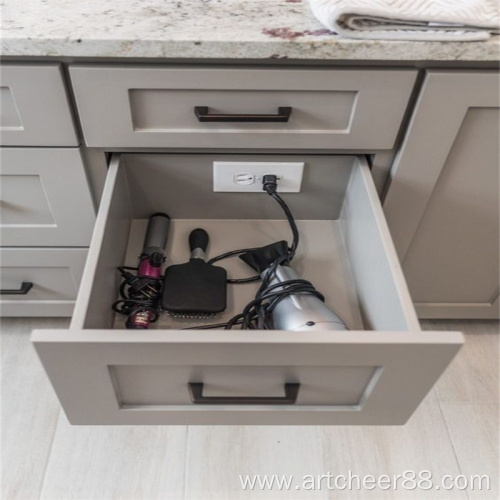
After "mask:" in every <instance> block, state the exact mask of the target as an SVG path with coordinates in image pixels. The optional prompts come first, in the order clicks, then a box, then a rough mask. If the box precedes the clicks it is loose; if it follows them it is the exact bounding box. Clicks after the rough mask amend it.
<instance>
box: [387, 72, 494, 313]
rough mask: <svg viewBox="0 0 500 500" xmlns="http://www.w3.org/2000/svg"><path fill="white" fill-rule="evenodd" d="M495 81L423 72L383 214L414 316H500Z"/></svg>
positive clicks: (487, 76)
mask: <svg viewBox="0 0 500 500" xmlns="http://www.w3.org/2000/svg"><path fill="white" fill-rule="evenodd" d="M499 82H500V76H499V75H498V73H497V72H488V71H467V72H464V71H429V72H428V73H427V75H426V77H425V82H424V86H423V90H422V93H421V95H420V98H419V100H418V103H417V106H416V109H415V113H414V116H413V118H412V120H411V123H410V127H409V129H408V132H407V134H406V137H405V140H404V143H403V146H402V149H401V151H400V153H399V155H398V156H397V158H396V161H395V165H394V170H393V177H392V180H391V184H390V187H389V189H388V191H387V196H386V198H385V203H384V210H385V213H386V216H387V220H388V223H389V227H390V229H391V232H392V235H393V238H394V242H395V245H396V248H397V251H398V254H399V257H400V260H401V262H402V265H403V271H404V273H405V276H406V279H407V281H408V285H409V288H410V292H411V294H412V298H413V300H414V302H415V304H416V309H417V313H418V314H419V316H420V317H423V318H483V319H484V318H498V317H499V299H498V294H499V256H500V249H499V164H500V158H499V146H498V141H499V136H500V130H499V122H500V112H499V106H500V102H499V101H500V97H499V95H500V94H499V87H500V84H499Z"/></svg>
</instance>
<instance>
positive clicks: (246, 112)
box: [70, 66, 416, 150]
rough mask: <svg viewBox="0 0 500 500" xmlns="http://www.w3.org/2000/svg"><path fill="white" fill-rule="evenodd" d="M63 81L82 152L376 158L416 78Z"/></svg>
mask: <svg viewBox="0 0 500 500" xmlns="http://www.w3.org/2000/svg"><path fill="white" fill-rule="evenodd" d="M70 75H71V81H72V85H73V88H74V91H75V97H76V101H77V105H78V109H79V114H80V117H81V121H82V126H83V130H84V136H85V141H86V143H87V144H88V145H89V146H98V147H108V148H109V147H179V148H182V147H189V148H193V147H199V148H270V149H281V148H288V149H293V148H295V149H309V148H319V149H369V150H373V149H391V148H392V146H393V144H394V140H395V138H396V134H397V132H398V130H399V126H400V123H401V120H402V118H403V113H404V111H405V109H406V105H407V103H408V99H409V97H410V93H411V90H412V88H413V84H414V81H415V78H416V71H414V70H404V69H403V70H400V69H398V70H339V69H328V70H325V69H314V68H309V69H293V68H288V69H208V68H203V69H200V68H191V69H190V68H166V67H147V66H142V67H140V66H135V67H134V66H126V67H120V66H117V67H103V66H72V67H71V68H70ZM196 108H199V112H200V114H201V115H202V116H201V117H200V118H197V116H196V114H195V110H196ZM204 108H206V109H204ZM282 108H285V109H282ZM286 108H288V110H287V109H286ZM279 110H281V111H279ZM288 113H290V116H289V118H288V119H286V116H287V114H288ZM207 114H208V116H206V115H207ZM213 115H216V116H215V117H214V116H213ZM227 115H232V116H227ZM256 115H260V116H256ZM262 115H264V116H262ZM203 116H205V117H203ZM280 117H281V118H280ZM200 120H202V121H200ZM204 120H210V121H204ZM213 120H217V121H213ZM247 120H252V121H247ZM276 120H282V121H276ZM283 120H285V121H283Z"/></svg>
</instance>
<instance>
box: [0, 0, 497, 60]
mask: <svg viewBox="0 0 500 500" xmlns="http://www.w3.org/2000/svg"><path fill="white" fill-rule="evenodd" d="M0 8H1V13H2V30H1V54H2V55H3V56H18V57H25V56H51V57H111V58H169V59H186V58H188V59H191V58H195V59H295V60H301V59H302V60H306V59H309V60H386V61H391V60H392V61H397V60H421V61H498V60H499V59H500V41H499V40H500V37H499V36H497V37H493V38H492V39H490V40H489V41H487V42H401V41H391V42H388V41H364V40H363V41H362V40H349V39H345V38H341V37H339V36H337V35H335V34H334V33H331V32H329V31H328V30H327V29H325V28H323V27H322V26H321V24H320V23H319V22H318V21H317V20H316V19H315V18H314V17H313V16H312V14H311V13H310V11H309V8H308V4H307V0H1V1H0Z"/></svg>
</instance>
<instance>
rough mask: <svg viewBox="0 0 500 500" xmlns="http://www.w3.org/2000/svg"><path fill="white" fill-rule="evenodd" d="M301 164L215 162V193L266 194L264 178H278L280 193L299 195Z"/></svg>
mask: <svg viewBox="0 0 500 500" xmlns="http://www.w3.org/2000/svg"><path fill="white" fill-rule="evenodd" d="M304 165H305V164H304V163H300V162H278V161H276V162H253V161H252V162H250V161H214V192H223V193H232V192H234V193H264V191H263V190H262V177H263V176H264V175H266V174H275V175H277V176H278V179H279V182H278V192H280V193H299V192H300V187H301V185H302V176H303V173H304Z"/></svg>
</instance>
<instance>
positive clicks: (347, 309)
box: [71, 154, 419, 338]
mask: <svg viewBox="0 0 500 500" xmlns="http://www.w3.org/2000/svg"><path fill="white" fill-rule="evenodd" d="M292 159H293V161H303V162H304V163H305V174H304V180H303V185H302V189H301V192H300V193H286V194H284V195H283V197H284V198H285V199H286V201H287V203H288V204H289V206H290V208H291V210H292V212H293V213H294V216H295V218H296V220H297V225H298V228H299V232H300V238H301V239H300V244H299V249H298V252H297V255H296V257H295V258H294V261H293V267H294V268H295V270H296V271H297V272H298V274H299V275H300V276H301V277H303V278H304V279H307V280H309V281H311V282H312V283H313V284H314V286H315V287H316V288H317V289H318V290H319V291H320V292H321V293H322V294H323V295H324V296H325V298H326V304H327V305H328V306H329V307H330V308H332V309H333V310H334V311H335V312H337V314H338V315H339V316H340V317H341V318H342V319H343V320H344V321H345V323H346V324H347V326H348V328H349V329H350V330H355V331H360V330H368V331H373V330H376V331H399V332H404V331H418V330H419V327H418V321H417V319H416V316H415V313H414V310H413V306H412V304H411V301H410V299H409V296H408V293H407V290H406V285H405V283H404V279H403V278H402V275H401V271H400V268H399V264H398V262H397V258H396V256H395V254H394V251H393V248H392V243H391V242H390V236H389V233H388V231H387V227H386V226H385V221H384V220H383V214H382V210H381V208H380V204H379V202H378V198H377V195H376V192H375V189H374V186H373V183H372V180H371V175H370V172H369V168H368V166H367V164H366V162H365V159H364V158H363V157H356V156H326V155H325V156H323V155H318V156H313V155H308V156H300V155H293V156H286V155H279V156H278V155H277V156H275V157H273V156H272V155H193V154H189V155H175V154H173V155H168V154H127V155H121V156H114V157H113V161H112V163H111V166H110V169H109V173H108V179H107V184H106V187H105V192H104V194H103V199H102V203H101V208H100V213H99V217H98V222H97V225H96V229H95V232H94V237H93V242H92V247H91V251H90V254H89V259H88V262H87V267H86V269H85V272H84V278H83V281H82V286H81V290H80V294H79V297H78V300H77V305H76V308H75V313H74V316H73V321H72V325H71V328H72V329H79V330H81V329H124V328H125V319H126V318H125V316H122V315H119V314H115V313H114V312H113V311H112V308H111V305H112V304H113V302H114V301H115V300H117V298H118V288H119V284H120V275H119V273H118V271H117V270H116V268H117V267H118V266H122V265H128V266H135V265H137V258H138V256H139V254H140V251H141V248H142V244H143V241H144V235H145V231H146V226H147V218H148V217H149V216H150V215H151V214H152V213H155V212H159V211H161V212H166V213H167V214H169V215H170V216H171V218H172V225H171V229H170V234H169V239H168V243H167V249H166V250H167V265H171V264H180V263H184V262H186V261H187V260H188V259H189V248H188V235H189V233H190V231H191V230H192V229H194V228H196V227H202V228H204V229H205V230H206V231H207V232H208V233H209V235H210V238H211V240H210V245H209V248H208V258H212V257H215V256H217V255H220V254H222V253H225V252H227V251H230V250H235V249H238V248H249V247H258V246H263V245H267V244H270V243H273V242H275V241H278V240H280V239H285V240H287V241H291V232H290V229H289V226H288V223H287V221H286V220H285V219H284V216H283V213H282V211H281V209H280V208H279V206H278V205H277V204H276V202H275V201H274V200H272V199H271V197H269V196H268V195H267V194H265V193H264V192H263V193H243V194H242V193H215V192H213V187H212V186H213V180H212V164H213V162H214V161H220V160H229V161H232V160H241V161H249V160H255V161H271V162H272V161H289V160H292ZM218 265H221V266H223V267H225V268H226V269H227V271H228V274H229V276H230V277H248V276H251V275H253V274H254V272H253V271H252V270H251V269H250V268H248V266H246V264H244V263H243V262H241V261H240V260H239V259H237V258H231V259H227V260H223V261H221V262H219V263H218ZM258 286H259V283H249V284H229V285H228V306H227V309H226V311H225V312H224V313H221V314H219V315H217V317H216V318H215V319H213V320H187V319H174V318H172V317H170V316H168V315H166V314H164V315H162V316H161V317H160V319H159V321H158V322H156V323H154V324H153V325H152V328H154V329H157V330H181V329H183V328H195V327H196V326H203V325H206V324H209V323H221V322H225V321H227V320H229V319H230V318H231V317H232V316H234V315H235V314H237V313H239V312H241V311H242V309H243V308H244V306H245V305H246V304H247V303H248V302H249V301H250V300H251V299H252V298H253V297H254V295H255V292H256V290H257V288H258ZM206 333H207V338H209V336H210V333H211V332H210V331H208V330H206Z"/></svg>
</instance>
